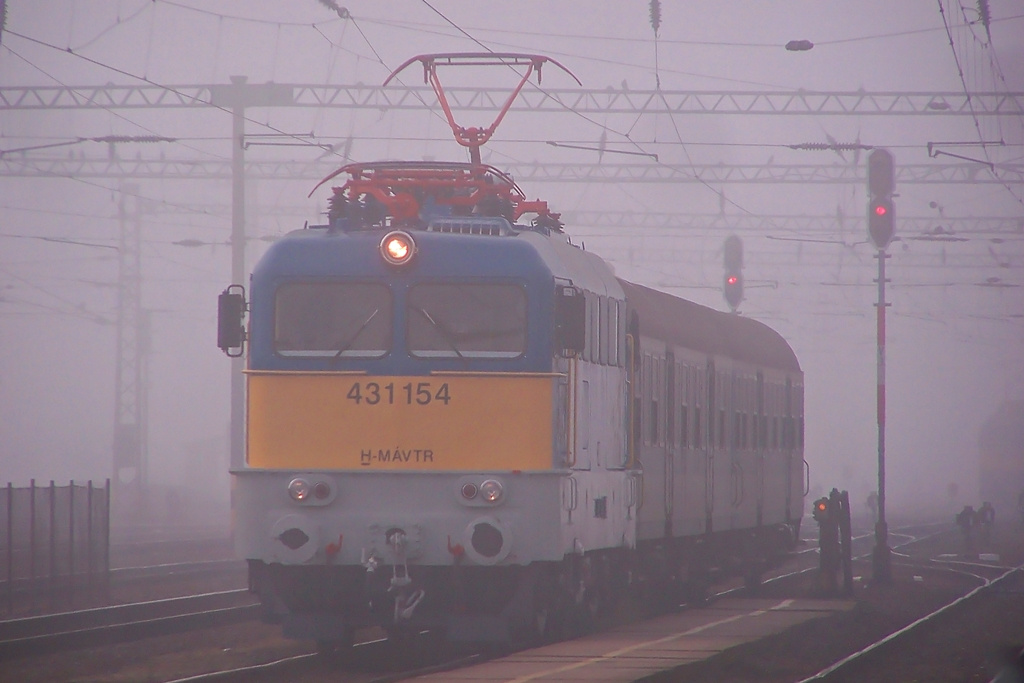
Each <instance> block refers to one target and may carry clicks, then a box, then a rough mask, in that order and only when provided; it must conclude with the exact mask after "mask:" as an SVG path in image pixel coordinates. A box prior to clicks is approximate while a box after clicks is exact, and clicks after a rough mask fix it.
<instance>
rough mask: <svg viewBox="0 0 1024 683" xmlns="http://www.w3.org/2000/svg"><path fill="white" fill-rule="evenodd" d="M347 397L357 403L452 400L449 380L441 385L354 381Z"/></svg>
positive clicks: (387, 403) (420, 402)
mask: <svg viewBox="0 0 1024 683" xmlns="http://www.w3.org/2000/svg"><path fill="white" fill-rule="evenodd" d="M345 397H346V398H347V399H348V400H350V401H353V402H354V403H355V404H356V405H368V406H375V405H381V404H383V405H394V404H396V403H400V404H402V405H407V406H412V405H421V406H425V405H430V404H431V403H443V404H444V405H448V402H449V401H451V400H452V397H451V392H450V390H449V389H448V382H444V383H442V384H441V385H440V386H439V385H438V384H437V383H436V382H415V383H414V382H405V383H404V384H402V383H398V384H396V383H395V382H388V383H387V384H381V383H380V382H354V383H353V384H352V387H351V388H350V389H349V390H348V393H347V394H346V395H345Z"/></svg>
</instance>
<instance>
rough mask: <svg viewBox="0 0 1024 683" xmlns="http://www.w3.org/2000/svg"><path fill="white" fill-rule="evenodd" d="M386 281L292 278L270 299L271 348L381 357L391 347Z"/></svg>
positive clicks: (290, 353) (301, 353) (296, 352)
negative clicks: (272, 337) (364, 281)
mask: <svg viewBox="0 0 1024 683" xmlns="http://www.w3.org/2000/svg"><path fill="white" fill-rule="evenodd" d="M391 317H392V316H391V291H390V290H389V289H388V288H387V286H386V285H380V284H371V283H353V282H349V283H344V282H293V283H288V284H284V285H281V287H280V288H279V289H278V290H277V295H276V298H275V302H274V350H275V351H277V353H279V354H280V355H282V356H309V357H336V356H337V357H355V358H379V357H381V356H384V355H386V354H387V353H388V351H390V350H391Z"/></svg>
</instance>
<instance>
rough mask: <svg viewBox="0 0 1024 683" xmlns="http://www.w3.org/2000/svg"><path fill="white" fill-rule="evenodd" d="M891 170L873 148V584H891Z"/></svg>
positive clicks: (888, 156)
mask: <svg viewBox="0 0 1024 683" xmlns="http://www.w3.org/2000/svg"><path fill="white" fill-rule="evenodd" d="M895 178H896V174H895V170H894V162H893V156H892V153H891V152H889V150H886V149H876V150H874V151H873V152H871V154H870V156H868V197H869V199H868V235H869V236H870V237H871V241H872V243H874V245H875V247H876V248H877V249H878V254H877V255H876V256H875V258H877V259H878V303H877V304H876V310H877V329H878V358H877V368H878V398H877V405H878V522H877V523H876V524H875V548H874V551H873V552H872V568H873V570H874V580H875V581H876V582H877V583H891V582H892V550H891V549H890V548H889V527H888V525H887V524H886V521H885V309H886V307H887V306H888V305H889V304H888V303H886V301H885V282H886V279H885V260H886V259H887V258H889V255H888V254H887V253H886V251H885V250H886V248H887V247H888V246H889V243H890V242H891V241H892V238H893V235H894V233H895V228H896V224H895V218H896V206H895V204H894V203H893V190H894V189H895Z"/></svg>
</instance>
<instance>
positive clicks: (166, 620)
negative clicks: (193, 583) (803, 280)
mask: <svg viewBox="0 0 1024 683" xmlns="http://www.w3.org/2000/svg"><path fill="white" fill-rule="evenodd" d="M891 536H892V541H893V549H894V551H895V552H894V556H893V562H894V565H895V566H896V567H897V568H899V569H900V570H901V571H903V573H904V574H905V573H907V571H912V573H914V574H915V575H916V574H921V575H923V577H924V581H926V582H930V581H932V577H933V576H938V575H951V574H954V573H956V574H958V575H960V576H962V580H963V581H964V582H965V583H964V584H963V585H967V584H968V583H969V584H970V586H969V588H978V587H980V586H983V584H985V583H986V582H989V583H991V584H993V585H992V586H991V587H986V588H978V590H977V591H975V592H974V593H971V595H970V597H966V598H964V599H963V602H962V603H960V604H961V605H962V606H969V605H970V604H971V603H972V602H974V601H976V600H984V599H987V598H986V597H985V596H986V594H991V593H992V592H994V591H998V590H1000V587H1001V586H1002V587H1004V588H1005V587H1007V586H1011V585H1013V586H1015V585H1016V584H1015V583H1011V582H1013V581H1014V579H1013V578H1012V576H1013V573H1012V572H1008V571H1007V568H1005V567H1004V568H1002V569H999V568H998V567H994V566H993V565H991V564H990V563H984V562H982V563H973V562H968V561H965V560H964V559H963V558H961V557H956V556H950V553H948V552H947V551H948V550H949V549H950V548H951V547H954V546H951V543H953V544H955V543H956V542H957V541H958V540H959V539H958V538H957V537H956V536H955V535H954V532H950V531H949V525H948V524H943V525H920V526H917V527H909V528H904V529H896V530H894V531H893V532H891ZM872 543H873V536H872V535H871V534H861V535H859V536H858V537H856V538H855V540H854V550H855V554H856V555H860V556H862V557H863V556H864V555H865V554H869V553H870V549H871V546H872ZM815 551H816V542H814V541H811V542H809V543H808V544H807V546H806V547H804V548H802V549H801V550H800V551H799V552H797V553H794V555H795V558H794V559H795V561H794V563H791V564H790V565H789V568H788V570H787V571H779V572H776V573H775V574H773V575H766V576H765V581H764V584H765V589H766V590H767V591H769V592H771V594H772V595H781V594H785V593H786V592H787V591H792V590H794V589H793V588H790V587H781V586H783V585H784V584H787V583H788V582H792V583H793V585H794V586H797V585H799V584H800V582H801V580H802V581H803V585H804V586H805V587H806V585H808V581H807V579H806V577H808V575H809V572H810V571H811V570H813V569H814V568H815V567H816V566H817V556H816V552H815ZM943 555H945V557H944V556H943ZM859 566H860V567H861V570H862V571H864V570H865V569H866V565H865V563H864V562H863V561H861V562H860V565H859ZM868 566H869V565H868ZM149 571H151V572H156V571H157V570H155V569H152V570H149ZM865 573H866V572H865ZM1002 573H1006V574H1007V575H1006V577H1005V578H1004V579H1003V580H1001V581H998V582H995V580H996V579H998V578H999V574H1002ZM1021 573H1022V572H1016V574H1021ZM801 577H804V578H803V579H801ZM858 586H860V584H858ZM1013 589H1014V590H1016V588H1013ZM742 590H743V585H742V583H741V582H736V583H735V584H734V585H731V586H730V585H723V586H721V588H720V590H719V592H718V593H717V594H716V596H715V597H726V596H735V595H737V594H739V593H740V591H742ZM797 590H799V589H797ZM968 592H969V591H968ZM964 593H965V591H960V592H959V593H958V597H959V596H960V595H963V594H964ZM804 594H806V591H805V592H804ZM212 595H215V596H218V597H209V598H208V597H206V596H195V597H193V598H188V599H185V598H182V599H178V600H158V601H150V602H149V603H143V604H142V605H141V606H134V605H132V606H123V607H121V608H115V609H114V610H112V611H107V610H87V611H86V612H92V615H90V616H88V617H86V616H81V615H79V616H75V617H72V616H70V615H68V616H66V617H62V616H61V615H51V618H52V619H54V620H51V621H48V622H47V621H44V620H12V621H11V622H10V623H8V622H0V659H9V658H10V657H21V656H23V655H28V654H33V653H43V652H55V651H58V650H62V649H66V648H80V647H93V648H101V647H102V648H105V647H106V646H108V645H111V644H114V643H124V642H126V641H129V640H137V639H140V638H149V637H152V636H159V635H166V634H169V633H184V632H194V630H195V629H203V628H206V627H212V626H218V625H228V624H236V626H233V627H230V628H229V629H224V628H221V629H214V630H209V631H200V633H209V634H210V635H209V636H201V637H200V639H201V640H203V641H206V640H210V641H217V639H219V638H222V637H223V638H224V639H225V640H230V638H232V637H231V636H219V635H217V634H220V633H230V632H231V629H238V628H241V627H243V626H244V627H245V628H246V629H256V628H257V626H256V624H257V623H258V622H257V621H256V619H255V618H256V617H257V615H258V609H259V608H258V607H257V606H256V605H254V604H252V602H251V599H249V596H248V595H247V594H245V592H244V591H224V592H221V593H217V594H212ZM232 596H233V597H232ZM239 596H243V597H239ZM203 600H211V601H217V600H219V601H221V602H219V603H215V602H208V603H206V604H202V603H203ZM233 600H238V601H239V602H238V603H234V604H232V601H233ZM713 602H714V600H713ZM146 605H148V606H146ZM960 608H963V607H960ZM942 609H945V610H946V611H944V612H942V611H941V610H931V611H932V612H939V614H937V615H936V616H931V614H929V617H930V618H929V619H919V621H920V624H917V625H915V626H914V627H913V628H909V629H902V630H901V629H895V630H897V631H900V632H899V633H898V635H895V636H892V637H891V638H889V633H888V632H887V633H886V634H884V635H885V637H886V638H888V640H886V641H885V642H881V641H883V640H885V638H874V639H873V640H872V643H873V642H875V641H879V644H878V645H874V646H873V647H869V646H866V644H864V643H862V644H860V645H859V646H857V647H852V648H851V649H849V650H845V651H843V657H846V656H849V657H850V658H849V661H843V662H842V663H840V660H842V657H839V656H836V657H833V659H832V660H831V662H832V664H836V665H838V666H836V668H835V669H829V671H827V672H826V671H825V669H826V665H829V666H831V664H830V660H826V661H822V662H821V664H820V665H819V666H817V667H811V666H805V667H804V668H803V671H802V673H801V674H800V675H799V676H791V677H789V678H786V679H777V680H780V681H781V680H785V681H786V683H793V681H796V680H799V679H800V678H801V677H806V676H808V675H809V674H811V676H812V677H811V678H807V679H806V680H808V681H812V680H814V681H817V680H823V681H827V682H828V683H832V682H833V681H846V680H855V679H854V678H846V677H844V676H846V675H847V673H846V672H847V671H848V670H853V671H860V673H858V675H860V676H862V678H861V680H880V679H877V678H874V677H872V675H867V674H864V673H863V667H864V666H865V662H871V661H872V660H873V659H876V658H878V657H879V656H880V655H879V652H883V653H884V652H886V651H887V650H891V649H892V648H893V646H892V645H890V644H888V643H890V642H892V641H898V642H902V641H903V640H904V639H913V638H914V637H915V635H914V634H915V632H917V631H920V630H921V629H926V628H928V624H929V623H931V622H932V621H935V620H941V619H942V618H943V615H948V614H949V613H950V612H952V611H955V610H956V609H958V607H957V606H953V607H943V608H942ZM160 610H163V611H162V613H158V611H160ZM104 612H106V613H107V614H108V615H117V614H118V612H120V615H118V616H116V617H115V616H101V614H102V613H104ZM917 616H920V615H917ZM61 619H67V621H64V622H63V623H62V622H61V621H60V620H61ZM76 619H77V620H79V621H78V622H76V621H74V620H76ZM16 621H23V625H21V626H19V627H18V628H21V629H23V630H22V631H20V632H16V631H14V630H11V629H10V628H9V626H10V624H12V623H13V622H16ZM33 621H34V624H35V625H34V626H30V623H31V622H33ZM86 621H89V623H86ZM908 621H911V620H908ZM104 622H105V623H104ZM248 623H251V624H253V625H252V626H247V625H246V624H248ZM33 628H34V629H36V631H35V632H34V633H33V632H32V629H33ZM260 628H264V627H260ZM273 631H276V629H274V627H269V626H267V627H265V632H268V633H269V632H273ZM903 631H905V632H903ZM246 633H249V632H248V631H247V632H246ZM830 635H831V634H830ZM36 637H39V640H31V639H33V638H36ZM181 637H182V638H184V637H185V636H181ZM189 637H190V638H193V640H194V639H195V638H196V636H189ZM247 637H248V636H247ZM426 637H427V638H429V636H426ZM26 639H28V640H26ZM751 645H753V646H755V647H758V646H759V644H758V643H752V644H751ZM140 647H142V648H143V649H145V648H146V647H151V646H142V645H141V644H140ZM744 647H745V646H744ZM213 649H214V650H216V649H217V648H216V647H214V648H213ZM226 649H227V648H225V650H226ZM419 650H420V651H421V652H423V651H426V652H430V654H431V658H430V659H426V658H423V657H420V658H418V659H417V660H415V661H399V660H398V658H397V657H395V655H394V650H393V649H392V648H390V647H389V646H388V644H387V643H386V641H384V640H383V639H381V638H372V637H371V638H368V639H367V640H366V641H365V642H363V643H362V644H360V645H359V646H357V647H356V648H355V649H354V650H353V652H352V653H351V655H350V656H349V657H346V658H345V659H344V660H343V661H337V660H331V659H329V658H325V657H324V656H322V655H321V656H317V655H315V654H314V653H313V652H312V647H311V646H309V645H303V644H302V643H296V642H290V643H288V642H283V641H280V639H278V638H276V636H269V637H268V638H267V646H266V647H265V648H264V646H263V645H259V646H257V645H255V644H254V645H253V647H252V649H251V651H250V652H249V653H248V657H247V658H246V659H244V660H240V659H238V658H236V659H235V660H233V661H230V660H229V659H228V658H227V657H217V656H212V655H211V656H210V657H209V658H204V659H203V662H202V664H199V663H196V662H193V663H192V664H193V666H192V667H191V668H189V669H180V668H179V669H177V671H175V670H174V669H170V670H168V671H167V672H165V673H163V674H161V677H162V678H163V679H164V680H171V679H173V678H174V677H175V675H177V676H178V677H179V678H178V680H181V681H186V680H187V681H196V682H199V681H214V680H215V681H218V682H220V683H224V682H230V681H263V680H266V681H273V680H282V679H289V680H321V679H323V677H324V676H327V675H328V674H329V675H330V676H339V675H341V676H344V677H343V678H341V679H339V678H332V679H331V680H345V681H352V682H366V681H376V682H378V683H383V682H385V681H391V680H400V679H402V678H407V677H410V676H415V675H423V674H427V673H429V672H431V671H437V670H448V669H452V668H465V667H470V666H474V665H480V664H482V663H486V662H487V660H488V656H489V655H488V653H485V652H482V651H481V652H468V653H467V652H466V651H462V652H454V651H451V650H448V651H447V652H444V651H442V649H441V648H437V647H436V646H435V645H434V644H430V643H428V642H425V643H424V644H423V645H422V646H421V647H420V648H419ZM101 651H102V650H99V649H93V650H92V653H93V654H91V655H90V658H93V657H95V656H97V653H100V652H101ZM730 652H731V651H730ZM850 653H853V655H851V654H850ZM214 654H216V653H214ZM57 656H58V657H68V656H71V653H68V655H57ZM725 656H727V655H720V657H725ZM31 661H34V660H31ZM27 665H28V662H27V661H26V666H27ZM33 666H34V664H33ZM203 670H205V673H204V672H202V671H203ZM339 671H344V673H343V674H340V673H339ZM687 671H688V673H687V675H689V669H687ZM815 671H816V672H817V673H813V672H815ZM187 672H192V674H193V675H192V676H189V677H185V678H181V676H183V675H184V674H185V673H187ZM819 674H820V675H822V676H824V677H823V678H814V677H813V676H818V675H819ZM460 675H461V674H460ZM865 675H867V677H866V678H864V677H863V676H865ZM318 677H319V678H318ZM34 680H67V679H62V678H60V677H51V678H38V679H34ZM666 680H667V679H666ZM695 680H698V681H701V680H705V679H701V678H699V677H698V678H696V679H695ZM706 680H715V679H714V678H708V679H706ZM718 680H732V679H731V678H724V679H723V678H721V677H719V678H718ZM757 680H758V681H760V680H762V679H757ZM764 680H776V679H764ZM979 680H981V679H979ZM986 680H987V679H986Z"/></svg>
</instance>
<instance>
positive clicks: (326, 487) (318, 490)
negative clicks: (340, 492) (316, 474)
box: [313, 481, 331, 500]
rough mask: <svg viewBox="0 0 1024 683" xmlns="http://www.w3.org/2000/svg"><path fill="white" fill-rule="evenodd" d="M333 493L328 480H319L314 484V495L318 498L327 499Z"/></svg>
mask: <svg viewBox="0 0 1024 683" xmlns="http://www.w3.org/2000/svg"><path fill="white" fill-rule="evenodd" d="M330 495H331V485H330V484H328V483H327V482H326V481H318V482H317V483H315V484H313V497H314V498H316V499H317V500H326V499H327V498H328V497H330Z"/></svg>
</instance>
